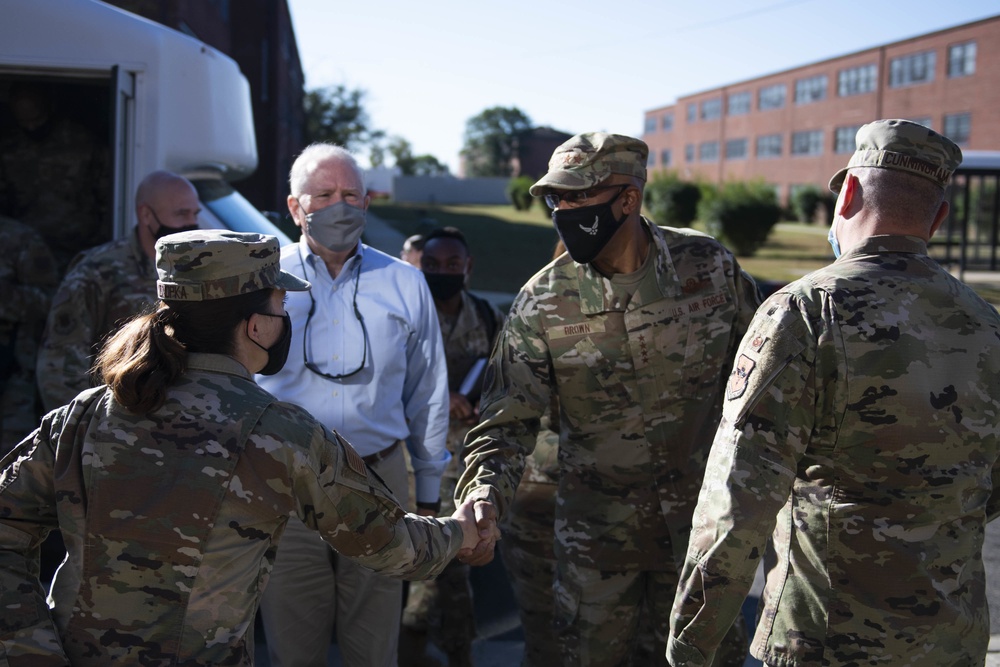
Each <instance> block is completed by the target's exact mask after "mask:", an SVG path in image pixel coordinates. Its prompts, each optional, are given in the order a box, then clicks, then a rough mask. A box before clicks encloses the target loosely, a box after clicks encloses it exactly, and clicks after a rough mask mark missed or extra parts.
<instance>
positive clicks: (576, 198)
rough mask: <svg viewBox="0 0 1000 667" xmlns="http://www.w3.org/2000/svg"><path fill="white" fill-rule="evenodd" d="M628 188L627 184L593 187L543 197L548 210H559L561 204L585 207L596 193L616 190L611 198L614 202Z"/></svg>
mask: <svg viewBox="0 0 1000 667" xmlns="http://www.w3.org/2000/svg"><path fill="white" fill-rule="evenodd" d="M628 187H629V185H628V183H622V184H618V185H595V186H594V187H592V188H587V189H586V190H567V191H566V192H563V193H556V192H550V193H549V194H547V195H545V203H546V204H548V206H549V208H559V204H561V203H564V204H570V205H572V206H586V205H587V203H588V202H589V200H590V199H591V198H593V197H594V196H595V195H596V194H597V193H598V192H601V191H602V190H610V189H612V188H618V193H617V194H616V195H615V196H614V197H612V198H611V200H612V201H614V200H615V199H617V198H618V196H619V195H620V194H621V193H623V192H625V190H627V189H628Z"/></svg>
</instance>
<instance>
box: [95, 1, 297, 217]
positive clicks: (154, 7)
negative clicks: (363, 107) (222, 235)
mask: <svg viewBox="0 0 1000 667" xmlns="http://www.w3.org/2000/svg"><path fill="white" fill-rule="evenodd" d="M105 1H106V2H108V4H111V5H115V6H116V7H120V8H122V9H125V10H127V11H130V12H132V13H134V14H138V15H140V16H144V17H146V18H148V19H150V20H152V21H156V22H157V23H161V24H163V25H165V26H168V27H170V28H174V29H176V30H178V31H180V32H183V33H185V34H187V35H190V36H192V37H194V38H196V39H199V40H201V41H202V42H204V43H206V44H208V45H210V46H212V47H214V48H216V49H218V50H219V51H222V52H223V53H225V54H226V55H227V56H229V57H230V58H232V59H233V60H235V61H236V62H237V63H238V64H239V66H240V70H241V71H242V72H243V75H244V76H245V77H246V78H247V80H248V81H249V83H250V97H251V101H252V104H253V119H254V127H255V131H256V135H257V169H256V171H254V173H253V174H252V175H250V176H249V177H247V178H245V179H243V180H242V181H239V182H237V183H234V184H233V185H234V186H235V187H236V189H237V190H239V191H240V194H242V195H243V196H244V197H246V198H247V199H248V200H249V201H250V203H252V204H253V205H254V206H256V207H257V208H258V209H261V210H264V211H285V210H286V207H285V198H286V197H287V195H288V170H289V169H290V168H291V165H292V159H293V158H294V157H295V155H296V154H298V152H299V151H301V150H302V148H303V147H304V139H303V128H304V124H305V120H304V112H303V107H302V98H303V94H304V91H303V83H304V78H303V74H302V63H301V62H300V60H299V51H298V46H297V44H296V41H295V32H294V30H293V28H292V18H291V15H290V14H289V11H288V2H287V0H236V1H233V0H105ZM220 103H224V100H220Z"/></svg>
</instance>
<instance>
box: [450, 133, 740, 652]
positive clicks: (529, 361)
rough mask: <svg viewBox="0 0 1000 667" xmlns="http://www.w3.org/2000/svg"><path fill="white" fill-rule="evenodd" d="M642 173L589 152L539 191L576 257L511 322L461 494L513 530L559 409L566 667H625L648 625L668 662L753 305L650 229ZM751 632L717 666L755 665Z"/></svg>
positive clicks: (677, 233) (695, 249) (686, 238)
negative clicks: (729, 383)
mask: <svg viewBox="0 0 1000 667" xmlns="http://www.w3.org/2000/svg"><path fill="white" fill-rule="evenodd" d="M647 156H648V148H647V146H646V144H645V143H643V142H642V141H640V140H638V139H634V138H631V137H626V136H622V135H613V134H606V133H603V132H594V133H586V134H582V135H577V136H575V137H573V138H571V139H569V140H568V141H566V142H565V143H563V144H562V145H561V146H559V147H558V148H556V150H555V152H554V153H553V155H552V158H551V160H550V161H549V171H548V173H547V174H546V175H545V176H543V177H542V178H541V179H540V180H539V181H538V182H537V183H535V184H534V185H533V186H532V188H531V193H532V194H533V195H535V196H538V195H545V196H546V199H547V203H548V204H549V206H550V207H551V208H552V209H554V211H553V222H554V223H555V226H556V228H557V230H558V231H559V235H560V237H561V238H562V240H563V242H564V243H565V244H566V248H567V250H568V255H567V256H563V257H561V258H559V259H557V260H555V261H554V262H553V263H551V264H550V265H549V266H547V267H546V268H545V269H543V270H542V271H540V272H539V273H538V274H536V275H535V276H534V277H533V278H532V279H531V280H530V281H529V282H528V283H527V284H526V285H525V286H524V288H523V289H522V290H521V293H520V294H518V296H517V298H516V299H515V301H514V304H513V306H512V307H511V311H510V314H509V316H508V319H507V322H506V324H505V326H504V329H503V331H502V333H501V334H500V340H499V341H498V343H497V346H496V348H495V349H494V353H493V356H492V359H491V361H490V369H489V371H488V374H487V378H486V380H485V385H484V388H483V397H482V421H481V422H480V424H479V425H478V426H477V427H475V428H474V429H473V430H472V431H470V432H469V435H468V437H467V439H466V446H465V463H466V466H467V468H466V471H465V474H464V475H463V476H462V479H461V480H460V481H459V493H458V498H459V499H466V498H479V499H484V500H488V501H489V502H490V503H492V504H493V505H494V506H496V508H497V511H498V513H499V515H500V516H501V517H503V516H504V515H505V514H506V513H507V511H508V510H509V507H510V503H511V500H512V498H513V496H514V492H515V489H516V487H517V484H518V480H519V478H520V476H521V470H522V467H523V461H524V457H525V456H526V455H528V454H530V453H531V452H532V451H533V449H534V447H535V444H536V439H537V436H538V432H539V429H540V418H541V417H542V415H543V414H544V413H545V412H546V410H547V409H549V406H550V405H551V401H552V398H553V396H555V397H556V398H557V399H558V402H559V414H558V419H553V422H554V426H555V428H557V429H558V431H559V491H558V495H557V503H556V518H555V556H556V561H557V563H556V581H555V593H556V610H555V616H556V618H555V630H554V634H556V636H557V637H558V641H559V644H560V651H559V652H560V654H561V657H562V660H563V663H564V664H566V665H620V664H628V663H629V662H630V660H631V659H632V657H633V655H634V653H635V650H636V648H635V645H636V641H637V639H636V638H637V634H638V631H637V628H638V627H639V622H640V616H641V615H649V617H650V623H651V625H652V627H653V630H654V632H655V635H656V638H657V641H658V646H659V650H658V653H659V657H660V660H661V662H662V661H665V658H664V657H663V653H664V651H665V646H666V637H667V631H668V622H669V618H668V615H669V600H670V599H672V598H673V594H674V589H675V586H676V583H677V571H676V569H675V564H676V563H680V562H682V558H683V554H684V548H685V546H686V544H687V537H688V531H689V530H690V526H691V512H692V511H693V509H694V503H695V501H696V499H697V494H698V489H699V488H700V486H701V478H702V474H703V471H704V461H705V457H706V456H707V453H708V448H709V445H710V444H711V439H712V435H713V434H714V433H715V429H716V426H717V425H718V415H719V410H720V407H721V403H722V396H723V390H724V388H725V371H726V369H728V368H730V367H731V364H732V360H733V355H734V353H735V350H736V344H737V343H738V341H739V340H740V337H741V336H742V334H743V333H744V332H745V330H746V326H747V324H749V322H750V319H751V316H752V315H753V312H754V309H755V308H756V306H757V304H758V302H759V299H758V296H757V289H756V286H755V285H754V282H753V280H751V279H750V278H749V276H747V275H746V274H745V273H744V272H743V271H742V270H741V269H740V267H739V264H738V263H737V262H736V260H735V258H734V257H733V255H732V254H731V253H730V252H729V251H727V250H726V249H725V248H724V247H722V245H721V244H719V243H718V242H717V241H715V240H714V239H712V238H710V237H708V236H705V235H703V234H700V233H697V232H694V231H691V230H678V229H670V228H660V227H657V226H656V225H654V224H653V223H651V222H650V221H648V220H646V219H645V218H643V217H642V216H641V215H640V208H641V206H642V192H643V187H644V186H645V180H646V159H647ZM471 562H472V563H473V564H479V563H480V562H482V561H481V560H480V559H477V558H474V559H473V560H472V561H471ZM487 562H488V561H487ZM740 629H742V628H738V629H737V630H736V631H734V636H733V641H732V644H731V647H732V652H731V653H729V654H727V655H726V656H725V657H724V658H723V660H722V663H723V664H726V665H733V666H741V665H742V663H743V660H744V658H745V655H746V645H745V636H743V637H741V636H740V635H739V630H740ZM744 635H745V631H744Z"/></svg>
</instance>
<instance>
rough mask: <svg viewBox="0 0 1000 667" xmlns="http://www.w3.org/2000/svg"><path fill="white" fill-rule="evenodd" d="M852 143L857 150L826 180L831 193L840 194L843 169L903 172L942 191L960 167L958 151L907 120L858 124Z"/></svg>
mask: <svg viewBox="0 0 1000 667" xmlns="http://www.w3.org/2000/svg"><path fill="white" fill-rule="evenodd" d="M854 142H855V145H856V146H857V149H856V150H855V151H854V155H852V156H851V160H850V162H848V163H847V166H846V167H844V168H843V169H841V170H840V171H838V172H837V173H836V174H834V176H833V178H831V179H830V190H831V191H833V192H834V193H839V192H840V187H841V186H842V185H843V184H844V178H845V177H846V176H847V170H848V169H853V168H855V167H878V168H880V169H895V170H897V171H904V172H906V173H908V174H916V175H917V176H922V177H923V178H926V179H928V180H930V181H933V182H934V183H937V184H938V185H939V186H941V187H942V188H944V187H945V186H946V185H948V181H949V180H950V179H951V175H952V173H953V172H954V171H955V169H957V168H958V165H960V164H962V149H960V148H959V147H958V146H956V145H955V143H954V142H953V141H952V140H951V139H948V138H947V137H944V136H942V135H940V134H938V133H937V132H935V131H934V130H932V129H930V128H927V127H924V126H923V125H920V124H918V123H914V122H912V121H908V120H900V119H898V118H897V119H890V120H876V121H874V122H871V123H868V124H867V125H862V126H861V128H860V129H859V130H858V133H857V135H856V136H855V138H854Z"/></svg>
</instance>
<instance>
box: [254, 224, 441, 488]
mask: <svg viewBox="0 0 1000 667" xmlns="http://www.w3.org/2000/svg"><path fill="white" fill-rule="evenodd" d="M281 268H282V269H284V270H285V271H288V272H289V273H292V274H295V275H296V276H299V277H301V278H304V279H305V280H308V281H309V282H311V283H312V290H311V292H288V294H287V301H286V305H285V308H286V310H287V311H288V314H289V316H290V317H291V320H292V342H291V349H290V350H289V353H288V361H287V362H286V363H285V366H284V368H283V369H282V370H281V371H280V372H278V373H277V374H276V375H271V376H264V375H257V376H256V379H257V382H258V384H260V386H261V387H263V388H264V389H266V390H267V391H269V392H271V393H272V394H274V395H275V396H276V397H277V398H278V399H279V400H282V401H289V402H291V403H295V404H298V405H300V406H302V407H303V408H305V409H306V410H308V411H309V412H310V413H312V415H313V416H314V417H316V418H317V419H318V420H319V421H321V422H322V423H323V424H325V425H326V426H327V427H328V428H331V429H335V430H336V431H337V432H339V433H340V434H341V435H343V436H344V437H345V438H346V439H347V440H348V441H349V442H350V443H351V444H352V445H353V446H354V448H355V449H356V450H357V451H358V453H359V454H361V456H369V455H371V454H375V453H377V452H379V451H381V450H383V449H385V448H387V447H389V446H391V445H392V444H393V443H395V442H396V441H397V440H405V441H406V443H407V448H408V449H409V451H410V457H411V460H412V465H413V470H414V474H415V477H416V492H417V501H418V502H435V501H436V500H437V499H438V496H439V493H440V482H441V473H442V472H443V471H444V468H445V466H446V465H447V463H448V459H449V458H450V455H449V454H448V451H447V449H446V448H445V439H446V437H447V433H448V370H447V366H446V362H445V356H444V346H443V344H442V342H441V329H440V327H439V326H438V320H437V311H436V310H435V308H434V301H433V300H432V298H431V294H430V290H429V289H428V288H427V283H426V281H425V280H424V277H423V275H422V274H421V273H420V271H418V270H417V269H415V268H414V267H412V266H410V265H409V264H407V263H405V262H403V261H401V260H398V259H396V258H394V257H390V256H389V255H386V254H385V253H383V252H379V251H378V250H376V249H374V248H370V247H368V246H366V245H364V244H362V243H358V251H357V253H356V254H355V255H354V256H353V257H351V258H350V259H349V260H347V262H346V263H345V264H344V268H343V269H342V270H341V272H340V275H338V276H337V277H336V278H335V279H334V278H331V276H330V272H329V271H328V269H327V268H326V264H324V262H323V260H322V259H321V258H320V257H319V256H318V255H316V254H314V253H313V252H312V251H311V250H310V249H309V246H308V244H307V243H306V240H305V238H304V237H303V238H302V239H301V240H300V241H299V243H293V244H291V245H287V246H285V247H283V248H282V249H281ZM355 293H356V303H357V308H358V311H359V312H360V313H361V317H362V318H363V319H364V327H365V328H366V329H367V340H368V346H367V354H366V353H365V334H364V331H363V329H362V325H361V322H360V321H359V320H358V318H357V316H356V315H355V312H354V305H353V303H354V302H355ZM313 302H315V308H314V310H313V314H312V317H309V311H310V307H311V306H312V304H313ZM307 320H308V339H307V340H306V339H305V338H304V336H305V334H306V333H307V332H306V327H307ZM303 340H305V348H303ZM303 350H304V351H305V359H304V358H303ZM363 356H366V358H364V366H363V367H362V358H363ZM306 360H308V361H309V363H310V364H312V365H314V366H315V367H316V368H317V369H318V370H320V371H321V372H323V373H325V374H327V375H344V374H349V373H351V372H352V371H355V370H356V369H358V368H361V370H360V371H358V372H357V373H354V374H353V375H349V376H348V377H343V378H340V379H336V380H334V379H329V378H326V377H323V376H322V375H319V374H318V373H315V372H313V371H312V370H310V369H309V368H307V367H306V365H305V361H306ZM402 501H403V502H405V499H402Z"/></svg>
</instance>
